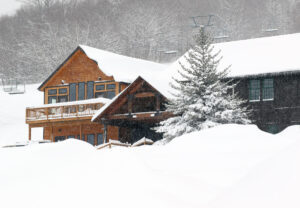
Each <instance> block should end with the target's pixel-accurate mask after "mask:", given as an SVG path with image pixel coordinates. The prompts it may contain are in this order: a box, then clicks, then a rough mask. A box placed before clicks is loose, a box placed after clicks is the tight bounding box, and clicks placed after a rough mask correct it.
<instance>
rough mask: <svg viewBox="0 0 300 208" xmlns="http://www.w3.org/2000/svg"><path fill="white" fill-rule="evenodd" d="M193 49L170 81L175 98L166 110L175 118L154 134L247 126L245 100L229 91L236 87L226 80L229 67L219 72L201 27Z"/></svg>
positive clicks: (174, 134) (168, 135)
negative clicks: (231, 125)
mask: <svg viewBox="0 0 300 208" xmlns="http://www.w3.org/2000/svg"><path fill="white" fill-rule="evenodd" d="M195 41H196V44H195V46H194V47H193V48H192V49H191V50H190V51H189V52H188V53H187V54H186V55H185V56H184V61H183V62H180V66H181V70H179V71H178V73H179V77H180V78H173V80H174V83H171V87H172V88H173V89H174V91H175V93H173V95H174V99H172V100H170V102H169V103H168V104H167V111H170V112H172V113H173V114H174V115H175V116H174V117H172V118H169V119H167V120H165V121H162V122H161V123H160V126H159V127H157V129H156V130H157V131H158V132H160V133H163V135H164V139H166V140H167V141H170V140H171V139H173V138H174V137H177V136H180V135H183V134H186V133H190V132H193V131H198V130H202V129H206V128H210V127H214V126H216V125H219V124H228V123H237V124H248V123H250V120H249V119H248V116H249V111H248V109H247V108H246V107H243V104H245V101H243V100H241V99H240V98H238V97H237V95H235V94H233V93H229V92H230V91H232V89H233V87H234V86H235V85H234V84H232V83H231V82H230V81H228V78H227V79H226V77H227V75H228V71H229V67H228V68H226V69H224V70H219V69H218V65H219V62H220V60H221V58H219V53H220V52H218V53H214V48H213V46H212V38H211V37H210V36H209V35H208V34H207V33H206V32H205V28H201V29H200V31H199V34H198V35H196V36H195Z"/></svg>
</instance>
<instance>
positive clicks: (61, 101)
mask: <svg viewBox="0 0 300 208" xmlns="http://www.w3.org/2000/svg"><path fill="white" fill-rule="evenodd" d="M67 101H68V96H58V102H59V103H63V102H67Z"/></svg>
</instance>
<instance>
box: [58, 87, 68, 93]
mask: <svg viewBox="0 0 300 208" xmlns="http://www.w3.org/2000/svg"><path fill="white" fill-rule="evenodd" d="M67 92H68V90H67V88H61V89H59V90H58V93H59V94H66V93H67Z"/></svg>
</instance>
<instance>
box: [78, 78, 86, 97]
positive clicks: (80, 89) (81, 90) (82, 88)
mask: <svg viewBox="0 0 300 208" xmlns="http://www.w3.org/2000/svg"><path fill="white" fill-rule="evenodd" d="M84 99H85V83H84V82H80V83H79V85H78V100H84Z"/></svg>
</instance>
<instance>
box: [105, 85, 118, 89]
mask: <svg viewBox="0 0 300 208" xmlns="http://www.w3.org/2000/svg"><path fill="white" fill-rule="evenodd" d="M115 88H116V85H115V84H108V85H106V89H108V90H113V89H115Z"/></svg>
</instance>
